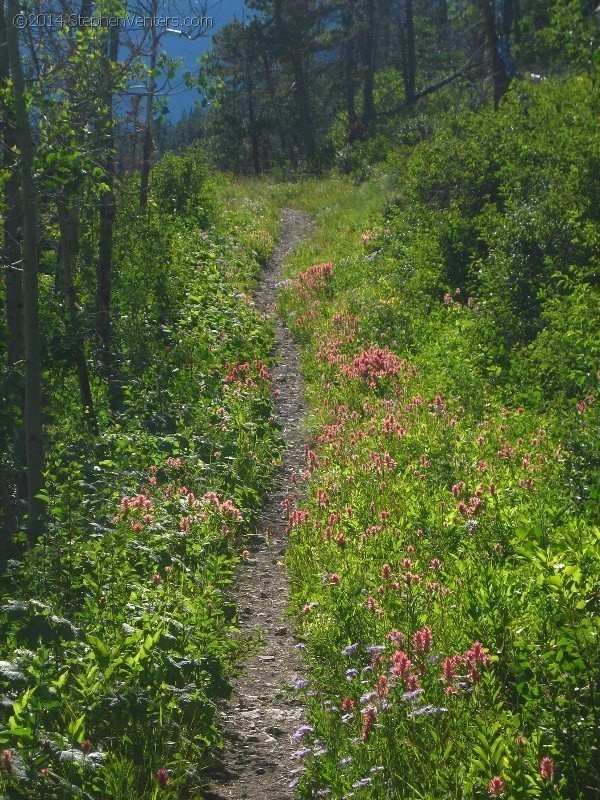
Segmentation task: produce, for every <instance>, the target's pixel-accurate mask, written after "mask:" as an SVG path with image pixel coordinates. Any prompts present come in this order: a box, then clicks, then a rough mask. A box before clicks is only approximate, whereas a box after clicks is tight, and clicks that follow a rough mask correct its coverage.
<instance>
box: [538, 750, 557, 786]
mask: <svg viewBox="0 0 600 800" xmlns="http://www.w3.org/2000/svg"><path fill="white" fill-rule="evenodd" d="M540 775H541V776H542V778H543V779H544V780H545V781H551V780H552V777H553V775H554V761H553V760H552V759H551V758H550V757H549V756H544V758H542V761H541V764H540Z"/></svg>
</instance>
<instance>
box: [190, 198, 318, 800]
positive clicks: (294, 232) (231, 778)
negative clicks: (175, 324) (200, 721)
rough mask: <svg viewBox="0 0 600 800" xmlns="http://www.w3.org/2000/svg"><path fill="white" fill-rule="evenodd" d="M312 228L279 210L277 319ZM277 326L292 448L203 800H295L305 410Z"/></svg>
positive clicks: (261, 530) (292, 360)
mask: <svg viewBox="0 0 600 800" xmlns="http://www.w3.org/2000/svg"><path fill="white" fill-rule="evenodd" d="M310 228H311V223H310V220H309V218H308V217H307V216H306V215H305V214H303V213H301V212H299V211H294V210H292V209H283V210H282V211H281V231H280V237H279V240H278V243H277V246H276V247H275V250H274V251H273V254H272V256H271V258H270V260H269V263H268V265H267V267H266V268H265V270H263V273H262V274H261V276H260V278H259V281H258V286H257V289H256V292H255V301H256V303H257V305H258V306H259V308H260V309H261V310H262V311H263V312H265V313H272V314H275V303H276V300H277V293H278V284H279V283H280V281H281V280H282V279H283V268H284V264H285V260H286V258H287V256H288V254H289V252H290V251H291V249H292V248H293V247H294V246H295V245H296V244H298V243H299V242H300V241H301V240H302V239H303V238H304V237H305V236H306V235H307V234H308V233H309V231H310ZM274 325H275V355H276V359H277V362H276V366H275V367H274V370H273V389H274V390H276V389H278V390H279V395H278V396H277V397H276V398H275V416H276V418H277V420H278V422H279V423H280V424H281V426H282V429H283V436H284V439H285V442H286V445H287V447H286V450H285V452H284V454H283V459H282V465H281V468H280V470H279V472H278V475H277V477H276V481H275V485H274V487H273V490H272V491H271V493H270V494H269V496H268V498H267V500H266V502H265V504H264V507H263V510H262V513H261V516H260V522H259V525H258V528H257V532H256V534H255V535H254V536H252V537H251V542H250V546H249V548H248V549H249V550H250V557H249V558H248V559H247V560H246V562H245V563H244V564H243V565H241V566H240V569H239V570H238V572H237V575H236V588H235V600H236V602H237V605H238V610H239V617H240V628H241V630H242V633H248V634H253V633H255V632H256V630H257V629H260V631H261V636H262V638H263V640H264V646H262V647H261V648H260V649H259V651H258V652H257V653H256V654H253V655H252V656H250V657H249V658H248V660H247V661H246V662H244V665H243V668H244V673H243V674H242V675H241V676H240V677H239V678H237V679H236V680H235V681H234V686H233V695H232V698H231V700H230V702H229V703H228V705H227V707H226V708H225V709H224V711H223V713H222V714H221V716H220V719H219V724H220V727H221V729H222V730H223V733H224V739H225V747H224V750H223V751H222V752H221V753H220V754H219V756H218V761H217V763H216V765H215V766H214V767H213V768H212V769H211V771H210V773H209V776H208V778H209V782H208V786H207V789H206V790H205V791H204V792H203V798H204V800H243V799H244V798H247V799H248V800H259V799H260V800H290V798H291V797H292V796H293V793H292V790H291V789H288V784H289V782H290V778H289V771H290V770H291V769H293V768H294V766H297V764H294V762H292V760H291V754H292V752H293V751H294V750H296V749H297V745H295V744H294V743H293V741H292V737H293V734H294V731H295V730H296V729H297V728H298V726H299V725H300V724H301V723H302V721H303V717H302V707H301V705H300V703H299V702H298V701H296V700H295V698H294V696H293V694H294V693H293V692H289V691H288V690H287V689H286V687H289V686H290V685H293V684H294V682H295V680H296V679H297V677H298V676H299V674H300V672H301V669H302V659H301V657H300V653H299V650H298V648H297V647H296V644H297V640H296V639H295V638H294V636H293V631H292V630H290V626H289V620H288V619H287V617H286V606H287V604H288V600H289V585H288V575H287V570H286V568H285V567H284V565H283V557H284V554H285V549H286V544H287V543H286V536H287V534H286V525H287V522H286V519H285V516H284V506H283V501H284V499H285V498H286V497H287V496H288V495H289V493H290V490H291V476H292V473H293V472H300V471H301V470H302V469H303V468H304V435H303V432H302V429H301V423H302V420H303V418H304V411H305V408H304V403H303V400H302V382H301V378H300V369H299V351H298V346H297V344H296V342H295V340H294V338H293V336H292V334H291V333H290V332H289V331H288V329H287V328H286V327H285V326H284V325H283V323H282V322H281V320H280V319H279V318H278V317H275V318H274Z"/></svg>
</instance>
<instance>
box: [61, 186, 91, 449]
mask: <svg viewBox="0 0 600 800" xmlns="http://www.w3.org/2000/svg"><path fill="white" fill-rule="evenodd" d="M58 227H59V230H60V239H61V246H62V247H61V252H62V263H63V271H64V278H65V289H66V294H67V307H68V309H69V331H70V334H71V339H72V342H73V354H74V357H75V368H76V370H77V381H78V383H79V394H80V395H81V404H82V406H83V412H84V415H85V419H86V421H87V423H88V426H89V428H90V430H91V432H92V433H93V434H94V435H95V436H97V435H98V423H97V421H96V414H95V412H94V400H93V397H92V390H91V387H90V377H89V372H88V366H87V360H86V357H85V348H84V341H83V333H82V330H81V324H80V320H79V313H78V310H77V293H76V291H75V279H74V264H73V262H74V257H75V249H76V242H75V233H74V229H75V220H74V218H73V210H72V208H70V207H69V206H68V205H67V203H66V202H65V201H64V200H59V201H58Z"/></svg>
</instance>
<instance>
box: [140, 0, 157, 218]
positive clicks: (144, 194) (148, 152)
mask: <svg viewBox="0 0 600 800" xmlns="http://www.w3.org/2000/svg"><path fill="white" fill-rule="evenodd" d="M157 13H158V1H157V0H154V2H153V3H152V9H151V18H152V20H153V22H152V26H151V30H150V35H151V37H152V45H151V49H150V83H149V85H148V94H147V95H146V122H145V124H144V139H143V144H142V168H141V170H140V211H141V212H142V214H145V213H146V211H147V209H148V189H149V181H150V169H151V168H152V155H153V152H154V120H153V118H152V114H153V106H154V94H155V92H156V76H155V75H154V73H155V71H156V58H157V54H158V35H157V32H156V25H155V24H154V17H155V16H156V14H157Z"/></svg>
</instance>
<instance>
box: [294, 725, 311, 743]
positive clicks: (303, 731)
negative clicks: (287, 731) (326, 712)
mask: <svg viewBox="0 0 600 800" xmlns="http://www.w3.org/2000/svg"><path fill="white" fill-rule="evenodd" d="M313 731H314V728H311V727H310V725H301V726H300V727H299V728H298V730H297V731H296V733H295V734H294V735H293V736H292V741H294V742H299V741H300V739H303V738H304V737H305V736H306V735H307V734H309V733H312V732H313Z"/></svg>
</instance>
